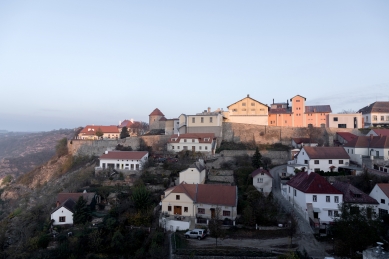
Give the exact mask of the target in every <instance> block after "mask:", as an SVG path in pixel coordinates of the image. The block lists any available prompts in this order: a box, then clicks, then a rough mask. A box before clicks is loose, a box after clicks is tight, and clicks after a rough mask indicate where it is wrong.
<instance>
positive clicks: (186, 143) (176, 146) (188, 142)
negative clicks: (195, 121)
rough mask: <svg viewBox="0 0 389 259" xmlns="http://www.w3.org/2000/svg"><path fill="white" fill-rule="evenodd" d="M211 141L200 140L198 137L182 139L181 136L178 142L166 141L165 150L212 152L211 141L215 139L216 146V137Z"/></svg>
mask: <svg viewBox="0 0 389 259" xmlns="http://www.w3.org/2000/svg"><path fill="white" fill-rule="evenodd" d="M210 141H211V142H206V143H204V142H202V143H201V142H200V141H199V139H195V138H193V139H192V138H191V139H186V138H185V139H184V138H181V139H180V141H179V142H178V143H167V150H168V151H171V152H175V153H177V152H180V151H182V150H189V151H194V152H204V153H207V152H212V143H213V141H215V144H214V145H215V146H216V139H215V140H212V139H211V140H210Z"/></svg>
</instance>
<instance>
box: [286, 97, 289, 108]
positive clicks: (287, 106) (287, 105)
mask: <svg viewBox="0 0 389 259" xmlns="http://www.w3.org/2000/svg"><path fill="white" fill-rule="evenodd" d="M286 109H289V100H288V99H286Z"/></svg>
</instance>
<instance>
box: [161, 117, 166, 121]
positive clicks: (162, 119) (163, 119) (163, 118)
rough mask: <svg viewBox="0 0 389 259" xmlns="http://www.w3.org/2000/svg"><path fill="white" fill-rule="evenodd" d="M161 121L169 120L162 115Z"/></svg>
mask: <svg viewBox="0 0 389 259" xmlns="http://www.w3.org/2000/svg"><path fill="white" fill-rule="evenodd" d="M159 121H167V119H166V118H165V116H162V117H161V118H160V119H159Z"/></svg>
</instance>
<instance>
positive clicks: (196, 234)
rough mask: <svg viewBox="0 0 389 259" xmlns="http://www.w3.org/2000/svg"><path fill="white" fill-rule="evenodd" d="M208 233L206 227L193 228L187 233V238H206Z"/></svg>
mask: <svg viewBox="0 0 389 259" xmlns="http://www.w3.org/2000/svg"><path fill="white" fill-rule="evenodd" d="M206 235H207V230H206V229H193V230H189V231H187V232H186V233H185V237H186V238H197V239H198V240H201V239H203V238H205V237H206Z"/></svg>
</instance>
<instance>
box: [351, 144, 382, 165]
mask: <svg viewBox="0 0 389 259" xmlns="http://www.w3.org/2000/svg"><path fill="white" fill-rule="evenodd" d="M343 148H344V150H346V152H347V153H348V154H349V156H350V157H351V160H353V161H356V159H357V158H359V157H360V156H375V157H383V159H385V160H387V159H389V148H369V147H362V148H356V147H343ZM353 155H357V156H353ZM356 162H357V161H356Z"/></svg>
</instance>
